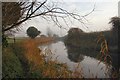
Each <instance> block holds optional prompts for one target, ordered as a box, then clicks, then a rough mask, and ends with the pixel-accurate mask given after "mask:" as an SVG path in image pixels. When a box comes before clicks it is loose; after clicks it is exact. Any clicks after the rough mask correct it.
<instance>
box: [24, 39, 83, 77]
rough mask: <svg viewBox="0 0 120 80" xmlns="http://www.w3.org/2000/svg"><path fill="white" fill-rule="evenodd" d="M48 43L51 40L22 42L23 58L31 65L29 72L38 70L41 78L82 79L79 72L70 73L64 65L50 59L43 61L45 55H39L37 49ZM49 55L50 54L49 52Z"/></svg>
mask: <svg viewBox="0 0 120 80" xmlns="http://www.w3.org/2000/svg"><path fill="white" fill-rule="evenodd" d="M50 41H52V38H49V39H44V38H42V39H40V38H36V39H35V40H34V39H27V40H25V41H23V42H22V46H23V47H24V49H25V53H24V56H25V58H26V59H27V60H28V63H29V64H30V65H31V66H30V72H31V73H32V72H35V71H37V70H39V71H40V73H41V76H42V77H43V78H82V77H83V76H82V74H81V70H80V71H79V70H77V69H76V70H75V71H74V72H71V71H70V70H68V67H67V65H66V64H63V63H59V62H58V61H57V60H52V58H51V59H49V60H47V61H46V60H45V56H46V55H43V54H41V50H40V49H39V48H37V47H38V45H41V44H44V43H47V42H50ZM49 53H50V54H51V52H49ZM46 54H47V53H46Z"/></svg>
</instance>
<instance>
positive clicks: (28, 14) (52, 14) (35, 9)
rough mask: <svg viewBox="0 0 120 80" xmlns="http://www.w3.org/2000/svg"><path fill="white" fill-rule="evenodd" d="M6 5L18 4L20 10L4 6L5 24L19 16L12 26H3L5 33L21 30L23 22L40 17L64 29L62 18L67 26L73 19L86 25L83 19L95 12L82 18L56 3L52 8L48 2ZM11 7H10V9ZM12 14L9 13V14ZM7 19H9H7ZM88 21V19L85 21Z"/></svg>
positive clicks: (23, 2) (22, 2)
mask: <svg viewBox="0 0 120 80" xmlns="http://www.w3.org/2000/svg"><path fill="white" fill-rule="evenodd" d="M6 4H17V5H16V6H18V8H16V6H12V5H11V6H10V5H6V6H4V5H3V9H4V10H3V15H4V16H3V22H4V20H5V19H7V20H11V19H13V17H15V16H17V15H18V14H19V15H18V17H16V18H15V21H13V22H11V24H9V26H8V25H3V30H2V31H3V33H4V32H6V31H9V30H11V29H13V28H16V29H19V27H18V25H20V24H22V23H23V22H25V21H27V20H30V19H31V18H34V17H37V16H40V17H42V18H44V19H46V20H47V18H50V19H51V20H52V21H53V22H54V23H55V24H56V25H57V26H58V27H60V28H61V27H62V26H61V24H60V22H59V18H61V19H62V20H63V21H64V22H65V24H66V25H68V24H67V18H69V19H70V17H71V18H73V19H75V20H77V21H79V22H81V23H83V24H84V22H83V19H85V16H88V15H89V14H90V13H92V12H93V11H94V8H93V10H92V11H91V12H90V13H88V14H86V15H84V16H81V15H79V14H77V13H71V12H68V11H67V10H65V9H63V8H61V7H58V6H56V5H55V4H54V3H53V5H52V6H49V5H48V3H47V0H44V1H43V2H42V1H41V2H37V1H34V2H28V1H27V2H25V1H20V2H15V3H10V2H7V3H6ZM8 6H9V7H8ZM14 9H16V10H15V11H17V13H16V12H15V11H14ZM6 11H7V12H11V13H7V12H6ZM6 13H7V14H11V15H12V17H10V16H9V17H7V16H6V15H5V14H6ZM15 13H16V14H15ZM6 17H7V18H6ZM85 20H86V19H85Z"/></svg>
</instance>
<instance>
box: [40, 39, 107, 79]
mask: <svg viewBox="0 0 120 80" xmlns="http://www.w3.org/2000/svg"><path fill="white" fill-rule="evenodd" d="M46 48H47V49H50V50H51V52H52V53H53V55H51V56H52V58H53V59H56V57H57V60H58V61H59V62H61V63H66V64H67V65H68V67H69V69H70V70H75V67H76V66H77V65H78V64H79V63H80V68H82V70H83V74H84V77H85V78H91V77H93V76H92V75H94V76H97V77H98V78H106V77H109V75H105V72H106V65H105V64H104V63H102V62H101V63H100V64H99V65H98V62H99V60H97V59H96V58H95V55H97V54H95V53H81V49H80V48H75V47H72V46H65V45H64V43H63V42H61V41H60V42H57V43H51V44H47V45H43V46H40V49H42V50H43V51H44V50H45V49H46ZM51 56H48V57H51ZM90 56H91V57H90Z"/></svg>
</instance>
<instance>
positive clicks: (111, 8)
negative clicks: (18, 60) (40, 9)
mask: <svg viewBox="0 0 120 80" xmlns="http://www.w3.org/2000/svg"><path fill="white" fill-rule="evenodd" d="M39 1H41V0H39ZM42 1H43V0H42ZM49 1H50V0H49ZM52 1H54V2H56V1H58V2H59V3H58V6H60V7H62V8H64V9H66V10H68V11H72V12H76V13H79V14H80V15H85V14H87V13H89V12H90V11H91V10H92V9H93V7H94V5H95V11H94V12H93V13H92V14H90V15H89V16H87V17H86V19H87V20H88V22H85V23H86V26H87V27H88V29H87V28H85V26H84V25H82V24H81V23H78V22H76V21H74V20H73V19H71V20H72V21H73V23H70V22H68V23H69V26H70V27H79V28H80V29H82V30H83V31H85V32H91V31H103V30H110V28H111V25H110V24H108V22H109V21H110V18H111V17H114V16H118V1H119V0H52ZM48 3H49V2H48ZM60 23H61V24H62V23H63V22H62V21H60ZM62 25H63V27H64V28H67V30H64V29H60V28H58V27H57V26H55V25H54V23H52V22H47V21H46V20H44V19H41V18H40V17H36V18H34V19H31V20H29V21H26V22H25V23H23V24H22V26H23V27H22V30H21V31H20V32H18V33H17V34H16V36H26V35H25V33H26V29H27V28H28V27H30V26H34V27H36V28H38V30H40V31H41V32H42V33H43V34H46V29H47V27H50V29H51V30H52V31H53V32H54V33H55V34H58V35H59V36H64V35H66V34H67V31H68V30H69V29H70V27H68V26H66V25H65V24H62Z"/></svg>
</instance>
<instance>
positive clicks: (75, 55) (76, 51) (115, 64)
mask: <svg viewBox="0 0 120 80" xmlns="http://www.w3.org/2000/svg"><path fill="white" fill-rule="evenodd" d="M65 46H66V48H67V53H68V58H69V59H70V60H71V61H73V62H81V61H82V60H84V55H85V56H89V57H92V58H95V59H97V55H98V53H99V52H98V51H95V52H89V50H87V52H86V51H85V49H84V51H83V50H82V48H80V47H74V46H71V45H65ZM110 55H111V58H112V64H111V65H112V69H113V71H114V70H116V71H118V72H119V68H120V65H119V57H120V55H119V54H117V53H110Z"/></svg>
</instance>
